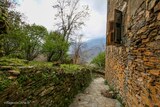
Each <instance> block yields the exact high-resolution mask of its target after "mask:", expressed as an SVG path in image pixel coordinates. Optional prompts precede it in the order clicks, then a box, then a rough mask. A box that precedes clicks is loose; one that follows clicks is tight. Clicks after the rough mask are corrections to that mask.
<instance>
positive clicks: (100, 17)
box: [17, 0, 107, 40]
mask: <svg viewBox="0 0 160 107" xmlns="http://www.w3.org/2000/svg"><path fill="white" fill-rule="evenodd" d="M54 1H55V0H19V3H20V6H19V7H17V10H18V11H20V12H22V13H24V14H25V16H27V22H28V23H30V24H33V23H36V24H39V25H43V26H45V27H46V28H47V29H48V30H55V29H54V14H55V12H56V11H54V9H53V8H52V6H53V5H54ZM82 3H83V4H87V5H89V7H90V11H91V12H90V18H89V20H87V21H86V26H85V27H84V28H83V29H82V31H80V32H81V33H83V34H84V35H85V36H84V39H85V40H88V39H93V38H98V37H102V36H103V37H104V36H105V31H106V7H107V6H106V0H100V1H99V0H82Z"/></svg>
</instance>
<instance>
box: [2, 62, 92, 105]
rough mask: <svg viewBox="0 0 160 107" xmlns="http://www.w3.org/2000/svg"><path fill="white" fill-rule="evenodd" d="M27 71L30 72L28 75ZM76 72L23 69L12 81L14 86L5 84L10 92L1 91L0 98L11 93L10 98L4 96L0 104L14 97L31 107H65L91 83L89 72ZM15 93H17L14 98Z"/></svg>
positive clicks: (50, 69) (85, 70)
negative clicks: (26, 102)
mask: <svg viewBox="0 0 160 107" xmlns="http://www.w3.org/2000/svg"><path fill="white" fill-rule="evenodd" d="M65 66H67V65H65ZM28 71H30V72H29V73H28ZM78 71H79V72H70V73H64V72H59V69H53V68H49V69H46V68H44V67H43V68H41V69H40V68H39V67H36V68H33V69H30V68H28V69H23V70H22V71H21V74H20V75H19V76H18V78H17V79H16V80H15V81H14V82H15V83H16V84H13V82H11V84H10V86H9V85H7V84H5V87H7V89H8V88H9V89H10V90H7V89H6V90H3V92H0V96H3V95H4V94H5V93H10V92H11V91H12V93H10V96H4V97H3V99H1V100H0V104H3V103H2V102H5V101H6V100H11V99H14V98H15V97H16V98H17V99H16V100H21V99H23V98H24V97H25V98H27V101H31V104H32V105H31V106H33V104H34V106H51V105H54V106H55V107H65V106H66V107H67V106H69V104H70V103H71V102H72V100H73V98H74V97H75V95H76V94H78V92H81V91H83V90H84V89H85V88H86V87H87V86H88V85H89V83H90V82H91V75H90V70H88V69H86V68H83V69H81V70H78ZM4 82H5V81H4ZM6 83H7V82H6ZM13 87H15V88H13ZM15 93H17V94H16V96H15ZM42 101H43V102H42ZM32 102H34V103H32ZM2 106H3V105H2ZM29 106H30V105H29Z"/></svg>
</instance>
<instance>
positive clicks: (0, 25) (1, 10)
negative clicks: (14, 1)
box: [0, 0, 8, 34]
mask: <svg viewBox="0 0 160 107" xmlns="http://www.w3.org/2000/svg"><path fill="white" fill-rule="evenodd" d="M7 3H8V2H7V0H1V1H0V34H3V33H6V32H7V31H8V22H7V17H8V13H7V12H8V6H7Z"/></svg>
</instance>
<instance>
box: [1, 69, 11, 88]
mask: <svg viewBox="0 0 160 107" xmlns="http://www.w3.org/2000/svg"><path fill="white" fill-rule="evenodd" d="M10 83H11V80H9V79H8V78H7V76H5V75H4V74H2V71H0V91H3V90H4V89H5V88H7V87H8V86H9V85H10Z"/></svg>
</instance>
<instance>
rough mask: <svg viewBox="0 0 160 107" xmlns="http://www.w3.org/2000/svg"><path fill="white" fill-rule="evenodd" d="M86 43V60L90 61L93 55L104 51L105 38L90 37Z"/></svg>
mask: <svg viewBox="0 0 160 107" xmlns="http://www.w3.org/2000/svg"><path fill="white" fill-rule="evenodd" d="M85 44H86V49H84V50H86V51H87V54H88V55H86V56H83V57H86V58H85V59H86V61H87V62H90V61H91V60H92V59H93V58H94V57H96V56H97V55H98V54H99V53H100V52H103V51H105V46H106V38H105V37H101V38H95V39H91V40H88V41H86V42H85Z"/></svg>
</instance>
